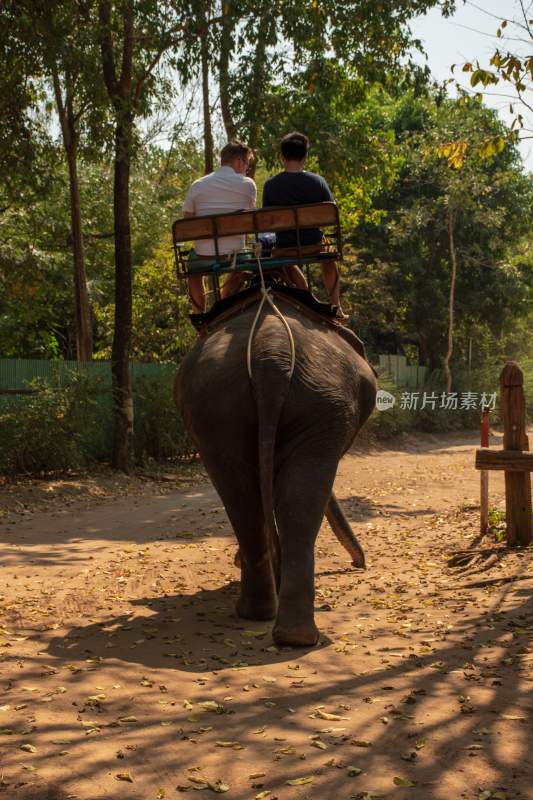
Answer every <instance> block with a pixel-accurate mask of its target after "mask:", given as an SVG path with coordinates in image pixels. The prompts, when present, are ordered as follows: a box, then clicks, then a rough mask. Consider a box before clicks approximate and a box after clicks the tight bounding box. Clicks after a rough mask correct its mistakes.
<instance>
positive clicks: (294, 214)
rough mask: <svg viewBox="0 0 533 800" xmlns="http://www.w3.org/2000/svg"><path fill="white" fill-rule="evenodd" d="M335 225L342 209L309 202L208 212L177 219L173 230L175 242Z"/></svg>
mask: <svg viewBox="0 0 533 800" xmlns="http://www.w3.org/2000/svg"><path fill="white" fill-rule="evenodd" d="M328 225H334V226H336V227H337V229H339V210H338V208H337V206H336V205H335V203H330V202H327V203H310V204H308V205H301V206H284V207H279V208H272V207H271V208H258V209H254V210H253V211H235V212H233V213H231V214H209V215H206V216H202V217H187V218H186V219H179V220H177V221H176V222H175V223H174V225H173V227H172V233H173V237H174V243H178V242H187V241H190V240H192V239H195V240H198V239H219V238H220V237H221V236H235V235H239V234H246V233H269V232H273V233H275V232H277V231H287V230H294V229H295V228H296V229H300V228H316V227H319V226H328Z"/></svg>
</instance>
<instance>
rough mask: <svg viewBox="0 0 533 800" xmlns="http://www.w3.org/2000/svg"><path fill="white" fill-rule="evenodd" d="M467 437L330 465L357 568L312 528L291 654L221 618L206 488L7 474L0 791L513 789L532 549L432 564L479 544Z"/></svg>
mask: <svg viewBox="0 0 533 800" xmlns="http://www.w3.org/2000/svg"><path fill="white" fill-rule="evenodd" d="M474 446H475V438H473V437H471V438H468V437H464V436H456V437H429V436H425V437H419V438H417V439H414V438H406V439H405V440H403V441H402V443H401V444H398V445H397V446H396V447H395V448H393V449H387V450H378V451H373V452H370V451H369V452H362V453H358V452H354V453H352V454H350V455H348V456H347V457H346V458H345V459H344V460H343V461H342V463H341V465H340V468H339V474H338V478H337V483H336V489H337V493H338V495H339V497H340V498H341V499H342V500H343V501H344V507H345V509H346V510H347V513H348V515H349V517H350V519H351V521H352V523H353V525H354V529H355V530H356V532H357V534H358V536H359V538H360V540H361V542H362V544H363V546H364V548H365V551H366V554H367V561H368V569H367V571H366V572H361V571H358V570H353V569H352V568H351V567H350V564H349V561H348V558H347V556H346V553H345V552H344V551H343V550H342V548H341V547H340V546H339V545H338V543H337V542H336V541H335V540H334V538H333V536H332V533H331V531H330V529H329V527H328V526H327V524H326V523H324V526H323V529H322V531H321V533H320V536H319V540H318V548H317V565H316V569H317V599H316V606H317V623H318V625H319V627H320V630H321V640H320V643H319V645H318V646H317V647H316V648H313V649H310V650H297V649H289V648H278V647H275V646H273V644H272V640H271V637H270V626H269V625H266V624H263V623H261V624H254V623H247V622H243V621H242V620H239V619H238V618H237V617H236V616H235V615H234V612H233V604H234V600H235V597H236V593H237V585H236V580H237V578H238V572H237V569H236V568H235V567H234V566H233V556H234V553H235V544H234V541H233V539H232V536H231V531H230V528H229V524H228V522H227V519H226V516H225V513H224V511H223V508H222V507H221V504H220V501H219V500H218V498H217V496H216V495H215V493H214V492H213V490H212V489H211V488H210V486H209V485H208V484H207V483H205V482H199V483H195V484H191V485H189V486H186V487H184V488H180V489H176V488H175V487H174V486H173V485H172V484H170V483H167V484H165V486H166V489H165V490H164V491H162V490H161V489H160V487H159V486H157V485H154V484H150V486H149V487H147V485H145V484H143V483H142V482H141V481H137V482H133V483H130V484H128V485H127V486H126V484H124V483H122V484H120V486H119V484H118V482H117V487H116V488H117V491H114V489H113V486H110V485H108V486H106V487H105V488H102V486H101V485H98V482H97V481H96V482H95V481H91V480H87V481H85V482H83V481H82V482H81V483H80V482H78V483H76V482H75V481H73V482H71V484H70V485H69V483H68V482H63V483H62V484H61V487H59V488H58V485H57V484H56V485H55V486H50V485H46V484H41V485H40V486H39V487H38V488H35V487H33V495H32V494H31V491H30V492H29V494H28V491H29V490H27V488H26V490H25V491H26V494H25V495H24V498H23V501H22V500H17V499H16V493H15V494H14V490H13V489H11V490H10V491H8V490H7V489H6V490H5V493H4V499H7V500H9V502H6V503H4V508H8V509H9V510H7V511H5V513H4V515H3V517H2V521H1V524H0V542H1V544H0V547H1V554H2V584H1V586H0V797H3V796H5V797H6V798H9V799H10V800H11V798H15V799H16V800H19V798H20V800H29V798H33V799H34V800H66V799H67V798H72V800H75V799H77V798H79V800H103V798H117V799H119V798H125V799H127V800H162V798H177V797H180V796H183V795H185V794H186V793H189V794H188V796H189V797H191V796H192V797H199V798H202V797H205V798H208V797H213V796H214V795H215V794H225V795H226V797H227V798H228V800H230V799H231V800H252V798H259V799H261V798H268V800H275V798H278V800H306V799H307V800H329V798H339V800H349V798H359V800H363V798H366V800H370V798H378V797H381V798H394V799H395V800H407V799H409V800H456V798H457V799H459V798H467V799H468V800H488V799H489V798H493V800H515V799H516V800H523V799H524V798H529V799H530V800H531V799H533V785H532V783H533V781H532V776H533V754H532V751H531V746H530V744H531V736H532V732H533V731H532V721H533V692H532V689H533V671H532V667H533V647H532V643H531V636H532V633H533V604H532V592H533V559H532V551H531V549H530V550H528V551H524V552H513V553H505V552H504V551H502V548H501V546H496V554H497V556H498V557H497V558H496V559H492V561H494V562H495V563H493V564H492V566H490V564H491V562H490V561H485V560H483V558H484V556H483V557H480V558H481V560H480V561H479V562H478V563H474V564H472V565H471V566H470V567H468V568H467V569H466V571H461V569H462V568H460V567H457V568H449V567H447V565H446V562H447V559H448V558H449V557H450V555H451V554H452V553H454V552H457V551H459V550H465V549H468V548H472V547H476V548H479V545H478V543H477V541H476V537H477V524H478V522H477V520H478V517H477V513H476V511H475V510H474V509H472V506H474V505H475V504H476V502H477V492H478V480H479V479H478V475H477V474H476V473H475V471H474V469H473V449H474ZM502 486H503V484H502V480H501V477H500V476H496V477H495V478H494V479H493V478H492V476H491V493H492V500H493V503H494V504H498V502H499V503H501V499H502ZM117 492H118V496H117ZM28 498H29V499H28ZM0 505H2V501H1V500H0ZM483 546H484V547H487V548H489V550H490V552H489V553H486V554H484V555H491V554H492V549H491V548H493V547H494V542H493V541H485V542H484V543H483ZM487 565H489V566H488V568H487Z"/></svg>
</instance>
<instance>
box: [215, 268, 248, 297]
mask: <svg viewBox="0 0 533 800" xmlns="http://www.w3.org/2000/svg"><path fill="white" fill-rule="evenodd" d="M245 280H246V275H245V274H244V272H230V274H229V275H228V277H227V278H226V280H225V281H224V286H223V287H222V291H221V292H220V297H221V298H222V300H225V299H226V297H231V295H232V294H237V292H239V291H240V290H241V289H242V287H243V284H244V281H245Z"/></svg>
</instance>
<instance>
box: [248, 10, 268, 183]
mask: <svg viewBox="0 0 533 800" xmlns="http://www.w3.org/2000/svg"><path fill="white" fill-rule="evenodd" d="M272 22H273V20H272V18H271V15H270V14H269V13H266V12H263V13H262V16H261V19H260V20H259V26H258V29H257V43H256V46H255V54H254V62H253V73H252V79H251V82H250V93H249V98H250V136H249V139H248V142H247V143H248V144H249V145H250V147H251V148H252V149H253V150H255V149H256V148H257V143H258V141H259V134H260V132H261V125H262V119H263V114H262V109H263V88H264V85H265V78H266V74H265V73H266V65H267V38H268V32H269V27H270V25H271V24H272ZM255 166H256V162H255V161H254V170H255Z"/></svg>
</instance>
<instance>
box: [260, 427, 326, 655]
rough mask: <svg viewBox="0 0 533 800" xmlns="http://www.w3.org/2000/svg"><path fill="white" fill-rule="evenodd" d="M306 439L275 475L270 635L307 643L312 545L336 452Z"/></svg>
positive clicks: (313, 636)
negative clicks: (276, 555)
mask: <svg viewBox="0 0 533 800" xmlns="http://www.w3.org/2000/svg"><path fill="white" fill-rule="evenodd" d="M317 452H318V453H319V454H322V453H323V452H324V448H322V447H319V448H317V446H316V444H315V443H314V442H310V443H306V445H304V446H303V447H301V448H299V452H298V453H297V454H296V453H295V454H293V456H292V457H291V458H290V460H289V461H288V462H287V463H286V464H285V465H284V466H283V467H282V468H281V469H280V471H279V473H278V475H277V477H276V519H277V523H278V529H279V534H280V540H281V585H280V593H279V610H278V615H277V618H276V623H275V625H274V630H273V632H272V633H273V637H274V640H275V641H276V642H277V643H278V644H285V645H292V646H310V645H314V644H316V642H317V640H318V629H317V627H316V625H315V620H314V596H315V588H314V578H315V559H314V548H315V540H316V536H317V533H318V531H319V529H320V525H321V523H322V519H323V517H324V509H325V507H326V503H327V502H328V500H329V497H330V493H331V488H332V485H333V480H334V478H335V472H336V468H337V457H336V456H335V458H333V457H332V458H329V459H328V458H327V457H325V456H323V455H319V456H318V457H317Z"/></svg>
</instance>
